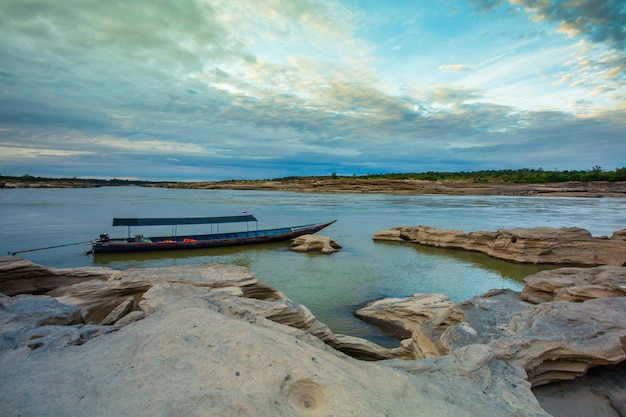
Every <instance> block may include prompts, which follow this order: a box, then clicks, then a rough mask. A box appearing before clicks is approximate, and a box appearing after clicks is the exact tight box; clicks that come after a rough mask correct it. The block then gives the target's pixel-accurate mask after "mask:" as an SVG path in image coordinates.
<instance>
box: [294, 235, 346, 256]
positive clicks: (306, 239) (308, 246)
mask: <svg viewBox="0 0 626 417" xmlns="http://www.w3.org/2000/svg"><path fill="white" fill-rule="evenodd" d="M339 249H341V246H340V245H339V244H337V242H335V241H334V240H332V239H331V238H329V237H327V236H320V235H302V236H299V237H297V238H295V239H293V240H292V241H291V250H293V251H296V252H310V251H316V252H321V253H324V254H329V253H334V252H337V251H338V250H339Z"/></svg>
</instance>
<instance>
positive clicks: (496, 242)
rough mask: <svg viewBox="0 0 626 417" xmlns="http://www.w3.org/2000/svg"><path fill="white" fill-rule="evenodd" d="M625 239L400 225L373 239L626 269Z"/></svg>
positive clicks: (544, 230)
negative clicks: (465, 230)
mask: <svg viewBox="0 0 626 417" xmlns="http://www.w3.org/2000/svg"><path fill="white" fill-rule="evenodd" d="M622 237H623V233H622V232H616V233H615V234H614V235H613V238H612V239H606V238H595V237H593V236H591V234H590V233H589V232H588V231H587V230H585V229H580V228H576V227H570V228H560V229H556V228H549V227H536V228H531V229H521V228H515V229H499V230H498V231H497V232H485V231H477V232H470V233H466V232H462V231H460V230H444V229H436V228H433V227H428V226H417V227H407V226H399V227H395V228H392V229H391V230H386V231H380V232H376V233H375V234H374V240H379V241H382V240H390V241H401V242H412V243H418V244H421V245H428V246H436V247H442V248H450V249H463V250H470V251H475V252H481V253H484V254H486V255H489V256H493V257H495V258H500V259H504V260H507V261H513V262H520V263H532V264H569V265H581V266H598V265H614V266H626V240H624V239H623V238H622Z"/></svg>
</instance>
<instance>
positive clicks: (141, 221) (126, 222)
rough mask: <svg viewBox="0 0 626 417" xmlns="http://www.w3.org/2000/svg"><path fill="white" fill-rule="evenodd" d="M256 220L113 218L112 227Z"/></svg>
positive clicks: (249, 219)
mask: <svg viewBox="0 0 626 417" xmlns="http://www.w3.org/2000/svg"><path fill="white" fill-rule="evenodd" d="M255 221H257V219H256V218H255V217H254V216H253V215H251V214H247V215H244V216H225V217H169V218H167V217H164V218H117V217H116V218H114V219H113V226H167V225H179V224H209V223H211V224H215V223H240V222H255Z"/></svg>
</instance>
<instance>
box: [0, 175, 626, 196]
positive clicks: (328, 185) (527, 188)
mask: <svg viewBox="0 0 626 417" xmlns="http://www.w3.org/2000/svg"><path fill="white" fill-rule="evenodd" d="M117 185H134V186H141V187H161V188H176V189H207V190H264V191H289V192H302V193H355V194H359V193H360V194H400V195H416V194H443V195H499V196H544V197H587V198H589V197H592V198H602V197H610V198H620V197H622V198H623V197H626V181H615V182H609V181H592V182H579V181H568V182H558V183H541V184H523V183H508V182H486V183H482V182H473V181H471V180H467V181H453V180H443V181H424V180H411V179H406V180H402V179H386V178H376V179H371V178H359V177H332V176H330V177H293V178H283V179H276V180H230V181H201V182H200V181H199V182H148V181H138V182H130V183H126V182H121V183H119V182H115V183H107V182H103V181H95V180H94V181H90V180H80V179H58V180H37V179H33V178H30V179H28V180H23V179H22V178H16V179H14V180H5V181H4V182H3V183H0V188H89V187H102V186H117Z"/></svg>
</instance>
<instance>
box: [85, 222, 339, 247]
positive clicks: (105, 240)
mask: <svg viewBox="0 0 626 417" xmlns="http://www.w3.org/2000/svg"><path fill="white" fill-rule="evenodd" d="M336 221H337V220H333V221H330V222H326V223H314V224H305V225H301V226H291V227H280V228H275V229H266V230H258V226H257V228H256V229H254V230H250V227H249V223H250V222H255V224H257V225H258V223H257V222H258V221H257V219H256V218H255V217H254V216H252V215H249V214H247V215H241V216H227V217H181V218H114V219H113V226H126V227H128V237H127V238H119V239H112V238H110V237H109V235H108V234H106V233H105V234H101V235H100V238H99V239H98V240H96V241H94V242H92V253H94V254H97V253H114V252H141V251H158V250H178V249H201V248H213V247H220V246H235V245H250V244H255V243H268V242H278V241H283V240H289V239H294V238H296V237H298V236H302V235H306V234H312V233H316V232H318V231H320V230H322V229H324V228H325V227H328V226H330V225H331V224H333V223H335V222H336ZM242 222H245V223H246V225H247V228H246V229H247V230H245V231H240V232H227V233H220V232H219V225H220V224H224V223H242ZM190 224H210V225H211V231H212V229H213V226H214V225H216V226H217V232H216V233H210V234H197V235H196V234H192V235H181V236H178V235H177V230H178V226H179V225H190ZM133 226H172V235H171V236H157V237H144V236H143V235H139V234H138V235H134V236H132V237H131V227H133Z"/></svg>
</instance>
